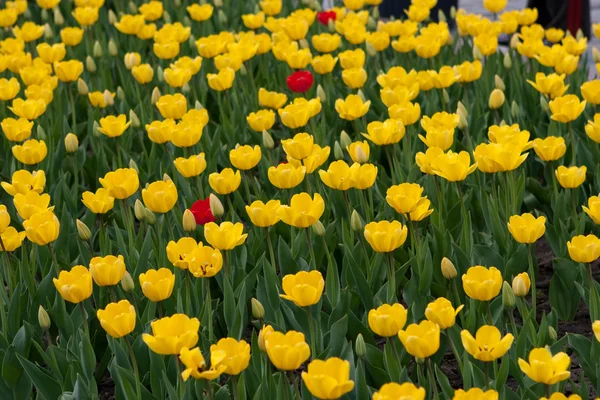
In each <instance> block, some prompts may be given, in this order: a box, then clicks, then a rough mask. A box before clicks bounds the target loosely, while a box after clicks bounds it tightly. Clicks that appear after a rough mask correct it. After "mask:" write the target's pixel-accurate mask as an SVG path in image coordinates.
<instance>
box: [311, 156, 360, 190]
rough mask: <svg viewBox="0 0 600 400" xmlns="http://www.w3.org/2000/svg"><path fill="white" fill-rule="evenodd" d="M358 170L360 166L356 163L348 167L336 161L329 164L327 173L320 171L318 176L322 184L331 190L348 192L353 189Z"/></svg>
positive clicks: (343, 162) (341, 161)
mask: <svg viewBox="0 0 600 400" xmlns="http://www.w3.org/2000/svg"><path fill="white" fill-rule="evenodd" d="M359 169H360V164H358V163H354V164H352V166H349V165H348V164H346V162H345V161H343V160H338V161H334V162H332V163H331V164H329V168H328V169H327V171H324V170H320V171H319V176H320V177H321V180H322V181H323V183H324V184H325V185H327V186H329V187H330V188H332V189H337V190H348V189H350V188H353V187H354V181H355V179H356V174H357V173H358V171H359Z"/></svg>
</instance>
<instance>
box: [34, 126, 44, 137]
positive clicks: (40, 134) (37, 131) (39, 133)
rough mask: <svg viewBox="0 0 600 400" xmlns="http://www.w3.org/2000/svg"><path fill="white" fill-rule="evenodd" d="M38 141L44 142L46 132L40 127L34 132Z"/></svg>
mask: <svg viewBox="0 0 600 400" xmlns="http://www.w3.org/2000/svg"><path fill="white" fill-rule="evenodd" d="M35 134H36V136H37V138H38V139H41V140H46V130H45V129H44V127H42V126H41V125H38V126H37V128H36V131H35Z"/></svg>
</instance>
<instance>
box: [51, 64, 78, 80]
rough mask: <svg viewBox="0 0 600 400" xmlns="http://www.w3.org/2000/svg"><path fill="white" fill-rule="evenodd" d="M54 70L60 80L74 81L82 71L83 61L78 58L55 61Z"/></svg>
mask: <svg viewBox="0 0 600 400" xmlns="http://www.w3.org/2000/svg"><path fill="white" fill-rule="evenodd" d="M54 72H55V73H56V76H57V77H58V79H60V80H61V82H75V81H76V80H77V79H78V78H79V76H80V75H81V74H82V73H83V63H82V62H81V61H79V60H69V61H61V62H57V63H55V64H54Z"/></svg>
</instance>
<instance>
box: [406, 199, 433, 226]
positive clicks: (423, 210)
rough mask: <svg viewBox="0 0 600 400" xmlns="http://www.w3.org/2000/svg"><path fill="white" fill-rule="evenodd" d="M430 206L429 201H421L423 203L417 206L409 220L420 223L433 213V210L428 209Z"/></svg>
mask: <svg viewBox="0 0 600 400" xmlns="http://www.w3.org/2000/svg"><path fill="white" fill-rule="evenodd" d="M430 206H431V201H430V200H429V199H425V200H423V202H422V203H421V204H419V205H418V206H417V208H416V209H415V211H413V212H411V213H410V214H409V217H410V220H411V221H421V220H423V219H425V218H427V217H429V216H430V215H431V214H432V213H433V209H431V208H429V207H430Z"/></svg>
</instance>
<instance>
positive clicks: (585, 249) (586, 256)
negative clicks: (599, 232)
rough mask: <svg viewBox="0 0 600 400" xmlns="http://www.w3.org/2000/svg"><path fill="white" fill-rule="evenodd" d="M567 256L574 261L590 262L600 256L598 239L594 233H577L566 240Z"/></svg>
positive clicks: (599, 241)
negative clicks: (577, 234)
mask: <svg viewBox="0 0 600 400" xmlns="http://www.w3.org/2000/svg"><path fill="white" fill-rule="evenodd" d="M567 250H568V251H569V256H570V257H571V259H572V260H573V261H575V262H580V263H591V262H593V261H596V260H597V259H598V257H600V239H598V238H597V237H596V235H591V234H590V235H587V236H583V235H579V236H575V237H573V238H571V240H570V241H568V242H567Z"/></svg>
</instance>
